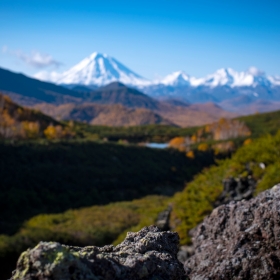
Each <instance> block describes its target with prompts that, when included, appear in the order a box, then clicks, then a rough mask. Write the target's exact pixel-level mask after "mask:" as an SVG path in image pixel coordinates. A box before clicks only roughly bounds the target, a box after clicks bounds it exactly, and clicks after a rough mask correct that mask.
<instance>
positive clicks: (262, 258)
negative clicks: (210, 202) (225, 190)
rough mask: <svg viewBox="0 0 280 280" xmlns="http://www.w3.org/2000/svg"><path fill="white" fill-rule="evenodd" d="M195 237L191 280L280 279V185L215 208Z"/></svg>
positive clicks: (190, 261) (189, 262)
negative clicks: (257, 194)
mask: <svg viewBox="0 0 280 280" xmlns="http://www.w3.org/2000/svg"><path fill="white" fill-rule="evenodd" d="M193 237H194V238H193V243H194V248H195V251H194V255H193V256H192V257H191V258H189V259H188V260H187V261H186V262H185V264H184V268H185V271H186V272H187V275H188V277H189V278H190V279H191V280H206V279H207V280H216V279H227V280H229V279H231V280H234V279H248V280H249V279H250V280H260V279H265V280H267V279H280V184H278V185H276V186H274V187H273V188H272V189H270V190H268V191H265V192H263V193H261V194H260V195H259V196H257V197H256V198H254V199H251V200H249V201H240V202H231V203H229V204H227V205H222V206H220V207H218V208H216V209H215V210H214V211H213V212H212V213H211V215H210V216H208V217H207V218H205V220H204V221H203V223H202V224H200V225H199V226H198V227H197V228H196V229H195V230H194V231H193Z"/></svg>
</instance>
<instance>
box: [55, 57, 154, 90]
mask: <svg viewBox="0 0 280 280" xmlns="http://www.w3.org/2000/svg"><path fill="white" fill-rule="evenodd" d="M114 81H119V82H122V83H124V84H126V85H135V86H140V85H148V84H149V83H150V82H149V81H148V80H146V79H145V78H143V77H141V76H140V75H138V74H136V73H134V72H133V71H131V70H130V69H128V68H127V67H126V66H124V65H123V64H121V63H120V62H119V61H117V60H116V59H114V58H113V57H110V56H108V55H107V54H101V53H98V52H94V53H92V54H91V55H90V56H88V57H86V58H85V59H83V60H82V61H81V62H79V63H78V64H76V65H75V66H73V67H72V68H70V69H69V70H67V71H66V72H64V73H62V74H61V76H60V77H59V78H58V79H57V80H56V81H55V82H56V83H58V84H82V85H93V84H94V85H98V86H102V85H106V84H109V83H111V82H114Z"/></svg>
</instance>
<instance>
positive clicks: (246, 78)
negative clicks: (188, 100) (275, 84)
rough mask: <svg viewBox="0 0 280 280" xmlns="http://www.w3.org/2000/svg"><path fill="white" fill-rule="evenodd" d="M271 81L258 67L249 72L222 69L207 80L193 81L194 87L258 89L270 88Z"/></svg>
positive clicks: (250, 69)
mask: <svg viewBox="0 0 280 280" xmlns="http://www.w3.org/2000/svg"><path fill="white" fill-rule="evenodd" d="M270 84H271V81H270V80H269V79H268V77H266V76H265V74H264V72H263V71H260V70H259V69H257V68H256V67H250V68H249V69H248V70H247V71H242V72H237V71H235V70H233V69H232V68H221V69H219V70H217V71H216V72H214V73H213V74H210V75H208V76H206V77H205V78H200V79H195V78H194V79H193V80H192V81H191V85H192V86H208V87H211V88H214V87H217V86H229V87H256V86H258V85H261V86H269V85H270Z"/></svg>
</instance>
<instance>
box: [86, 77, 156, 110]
mask: <svg viewBox="0 0 280 280" xmlns="http://www.w3.org/2000/svg"><path fill="white" fill-rule="evenodd" d="M84 100H86V101H87V102H94V103H97V104H122V105H124V106H126V107H130V108H146V109H151V110H153V109H156V108H157V107H158V105H159V102H158V101H156V100H155V99H153V98H151V97H149V96H148V95H146V94H143V93H142V92H140V91H138V90H136V89H133V88H130V87H127V86H125V85H124V84H121V83H119V82H113V83H111V84H109V85H107V86H104V87H101V88H99V89H97V90H95V91H91V92H88V93H84Z"/></svg>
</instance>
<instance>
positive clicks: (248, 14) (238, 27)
mask: <svg viewBox="0 0 280 280" xmlns="http://www.w3.org/2000/svg"><path fill="white" fill-rule="evenodd" d="M279 10H280V3H279V2H277V1H271V0H268V1H266V2H265V3H264V2H263V1H251V0H247V1H243V2H242V3H236V1H233V0H230V1H226V2H225V1H221V0H219V1H212V2H209V1H206V0H201V1H196V3H193V2H189V1H177V0H175V1H172V2H171V1H157V0H155V1H153V2H152V3H151V2H148V1H146V0H144V1H141V2H140V1H134V2H133V3H131V1H127V0H126V1H125V0H121V1H117V2H116V1H110V0H105V1H102V2H97V1H85V0H84V1H65V0H60V1H54V0H49V1H47V2H41V1H40V2H39V1H35V0H27V1H20V0H2V1H1V3H0V24H1V29H0V48H1V52H0V67H2V68H6V69H9V70H12V71H15V72H22V73H24V74H27V75H29V76H33V75H34V74H35V73H37V72H39V71H50V72H51V71H56V72H63V71H65V70H67V69H69V68H70V67H72V66H73V65H75V64H77V63H78V62H80V61H81V60H82V59H84V58H85V57H87V56H89V55H90V54H91V53H93V52H95V51H97V52H100V53H107V54H108V55H110V56H112V57H114V58H116V59H117V60H118V61H120V62H121V63H123V64H125V65H126V66H127V67H128V68H130V69H131V70H133V71H135V72H136V73H137V74H139V75H141V76H143V77H145V78H147V79H150V80H153V79H155V78H159V77H164V76H166V75H168V74H170V73H172V72H174V71H179V70H183V71H185V72H186V73H187V74H190V75H192V76H196V77H203V76H205V75H207V74H210V73H213V72H214V71H216V70H217V69H219V68H228V67H231V68H233V69H235V70H236V71H244V70H246V69H248V68H249V67H251V66H255V67H257V68H258V69H260V70H263V71H265V72H266V73H267V74H268V75H279V74H280V66H279V61H280V37H279V34H280V17H279V16H278V13H279Z"/></svg>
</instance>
